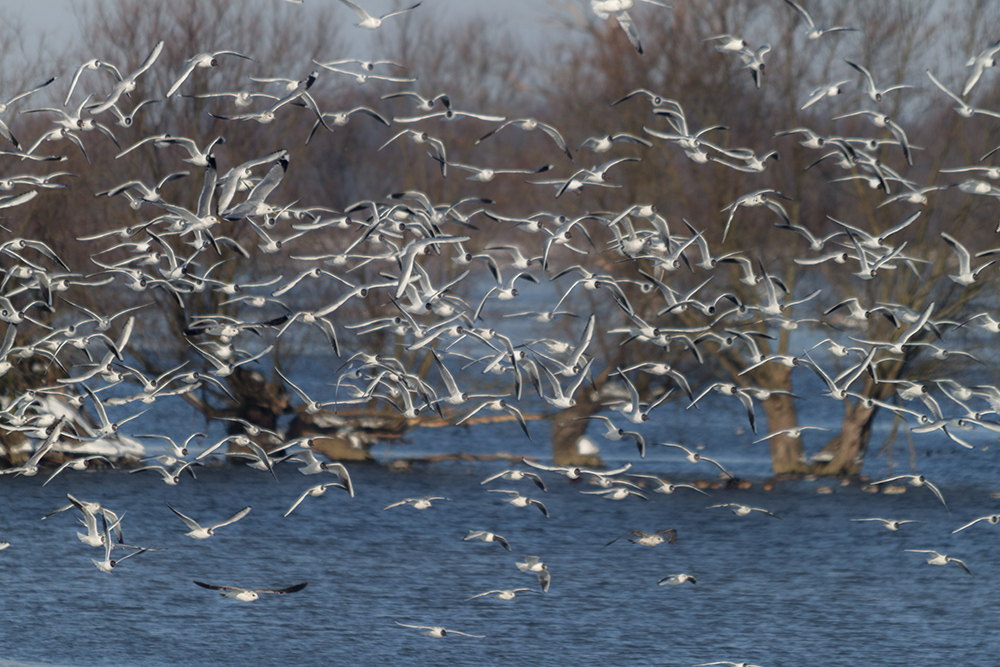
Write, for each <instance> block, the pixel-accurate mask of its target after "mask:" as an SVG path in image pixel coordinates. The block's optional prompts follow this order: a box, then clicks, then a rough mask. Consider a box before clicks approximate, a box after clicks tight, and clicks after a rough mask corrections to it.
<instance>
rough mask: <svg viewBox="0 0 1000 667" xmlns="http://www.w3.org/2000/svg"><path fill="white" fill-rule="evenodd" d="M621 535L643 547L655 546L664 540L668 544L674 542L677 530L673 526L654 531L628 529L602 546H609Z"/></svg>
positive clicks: (620, 537)
mask: <svg viewBox="0 0 1000 667" xmlns="http://www.w3.org/2000/svg"><path fill="white" fill-rule="evenodd" d="M629 536H631V537H629ZM623 537H628V541H629V542H631V543H632V544H640V545H642V546H644V547H655V546H657V545H658V544H663V543H664V542H667V543H668V544H673V543H675V542H676V541H677V531H676V530H674V529H673V528H664V529H663V530H658V531H656V532H655V533H645V532H643V531H641V530H630V531H629V532H627V533H625V534H624V535H619V536H618V537H616V538H615V539H613V540H611V541H610V542H608V543H607V544H605V545H604V546H605V547H608V546H611V545H612V544H614V543H615V542H617V541H618V540H620V539H622V538H623ZM602 548H603V547H602Z"/></svg>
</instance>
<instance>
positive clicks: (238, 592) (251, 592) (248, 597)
mask: <svg viewBox="0 0 1000 667" xmlns="http://www.w3.org/2000/svg"><path fill="white" fill-rule="evenodd" d="M194 583H196V584H198V585H199V586H201V587H202V588H208V589H211V590H213V591H222V592H221V593H220V595H223V596H225V597H227V598H233V599H234V600H240V601H241V602H253V601H254V600H259V599H260V594H261V593H274V594H277V595H285V594H287V593H296V592H298V591H301V590H302V589H303V588H305V587H306V586H308V585H309V582H308V581H303V582H302V583H301V584H295V585H294V586H289V587H288V588H253V589H251V588H237V587H236V586H217V585H215V584H206V583H202V582H200V581H195V582H194Z"/></svg>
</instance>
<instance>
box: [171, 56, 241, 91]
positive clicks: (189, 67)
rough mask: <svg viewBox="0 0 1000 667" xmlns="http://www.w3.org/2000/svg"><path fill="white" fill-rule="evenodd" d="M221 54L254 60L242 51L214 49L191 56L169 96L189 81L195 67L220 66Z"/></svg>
mask: <svg viewBox="0 0 1000 667" xmlns="http://www.w3.org/2000/svg"><path fill="white" fill-rule="evenodd" d="M219 56H236V57H237V58H243V59H244V60H251V61H252V60H253V58H251V57H250V56H245V55H243V54H242V53H237V52H236V51H213V52H209V53H199V54H197V55H195V56H193V57H192V58H190V59H189V60H188V61H187V62H186V63H185V64H184V69H183V70H182V71H181V74H180V76H178V77H177V80H176V81H174V83H173V85H172V86H170V89H169V90H168V91H167V97H172V96H173V94H174V93H176V92H177V89H178V88H180V87H181V84H183V83H184V82H185V81H187V78H188V77H189V76H191V73H192V72H194V71H195V69H198V68H202V69H207V68H209V67H218V66H219V61H218V57H219Z"/></svg>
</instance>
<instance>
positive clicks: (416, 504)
mask: <svg viewBox="0 0 1000 667" xmlns="http://www.w3.org/2000/svg"><path fill="white" fill-rule="evenodd" d="M435 500H451V498H445V497H444V496H424V497H423V498H404V499H403V500H400V501H397V502H394V503H390V504H389V505H386V506H385V507H383V508H382V509H384V510H387V509H391V508H393V507H399V506H400V505H409V506H410V507H412V508H413V509H415V510H426V509H433V508H434V505H433V504H432V503H433V502H434V501H435ZM467 539H468V538H467Z"/></svg>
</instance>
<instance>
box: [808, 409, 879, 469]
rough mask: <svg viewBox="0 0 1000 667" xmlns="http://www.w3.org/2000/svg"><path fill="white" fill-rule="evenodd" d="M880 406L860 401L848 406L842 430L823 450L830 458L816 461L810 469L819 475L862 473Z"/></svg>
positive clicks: (822, 452)
mask: <svg viewBox="0 0 1000 667" xmlns="http://www.w3.org/2000/svg"><path fill="white" fill-rule="evenodd" d="M877 413H878V406H876V405H872V406H871V407H865V405H864V403H863V402H862V401H858V402H857V403H855V404H853V405H852V406H850V407H849V408H848V409H847V412H846V413H845V414H844V424H843V427H842V429H841V431H840V434H839V435H838V436H837V437H835V438H834V439H833V440H831V441H830V442H828V443H827V444H826V446H825V447H823V449H822V451H821V452H820V454H821V455H825V456H824V457H823V458H824V459H825V458H826V457H829V460H818V461H813V464H812V466H811V468H810V471H811V472H813V473H815V474H817V475H828V476H841V477H844V476H850V477H854V476H857V475H859V474H860V473H861V466H862V465H863V464H864V458H865V451H866V450H867V449H868V440H869V439H870V437H871V430H872V424H874V422H875V415H876V414H877Z"/></svg>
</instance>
